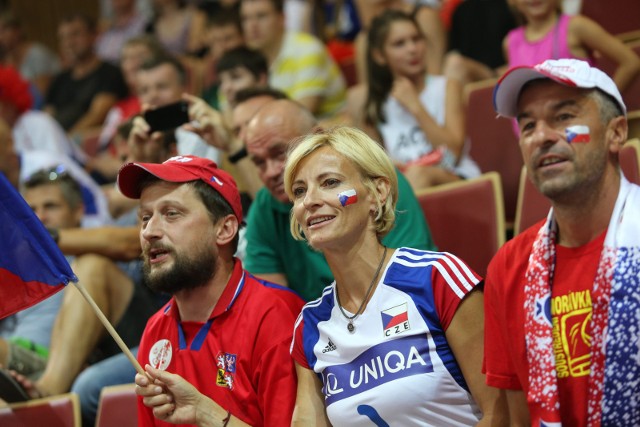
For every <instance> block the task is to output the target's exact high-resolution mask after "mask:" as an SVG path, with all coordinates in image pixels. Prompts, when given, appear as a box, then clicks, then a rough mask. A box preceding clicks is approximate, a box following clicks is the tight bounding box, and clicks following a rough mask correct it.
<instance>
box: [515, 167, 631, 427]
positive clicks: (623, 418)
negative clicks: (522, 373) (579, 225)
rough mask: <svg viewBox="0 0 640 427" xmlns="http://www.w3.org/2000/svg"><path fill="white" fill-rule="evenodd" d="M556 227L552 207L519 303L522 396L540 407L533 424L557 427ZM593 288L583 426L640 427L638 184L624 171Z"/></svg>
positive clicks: (535, 246) (541, 233) (532, 259)
mask: <svg viewBox="0 0 640 427" xmlns="http://www.w3.org/2000/svg"><path fill="white" fill-rule="evenodd" d="M556 232H557V225H556V223H555V220H554V215H553V209H552V210H551V211H550V212H549V215H548V217H547V222H546V223H545V224H544V225H543V226H542V227H541V228H540V230H539V231H538V235H537V237H536V240H535V242H534V244H533V249H532V252H531V256H530V257H529V265H528V267H527V272H526V279H527V281H526V285H525V306H524V308H525V313H526V315H525V330H526V335H525V338H526V344H527V359H528V363H529V391H528V395H527V400H528V401H529V406H530V408H531V407H532V406H533V407H534V408H539V410H536V411H532V413H531V415H532V420H533V421H534V425H538V424H539V425H544V426H554V427H556V426H561V418H560V411H561V408H560V400H559V396H558V380H557V372H556V365H555V357H554V353H553V337H552V321H551V286H552V284H553V271H554V267H555V241H556ZM591 295H592V297H591V298H592V319H591V325H590V331H589V335H590V336H591V337H592V338H591V366H590V374H589V375H590V376H589V390H588V395H589V401H588V402H587V408H588V425H589V426H600V425H603V426H604V425H607V426H632V425H633V426H640V187H638V186H637V185H633V184H630V183H629V182H628V181H627V180H626V179H625V178H624V177H622V179H621V184H620V191H619V193H618V198H617V200H616V204H615V207H614V210H613V214H612V216H611V220H610V222H609V228H608V230H607V235H606V237H605V241H604V247H603V250H602V253H601V255H600V261H599V265H598V269H597V273H596V277H595V279H594V283H593V290H592V292H591ZM571 410H572V408H562V411H571ZM534 412H539V413H534Z"/></svg>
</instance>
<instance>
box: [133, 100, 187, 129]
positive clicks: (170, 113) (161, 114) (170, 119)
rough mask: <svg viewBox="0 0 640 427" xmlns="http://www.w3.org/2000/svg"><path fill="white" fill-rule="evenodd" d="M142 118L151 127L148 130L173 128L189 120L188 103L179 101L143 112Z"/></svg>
mask: <svg viewBox="0 0 640 427" xmlns="http://www.w3.org/2000/svg"><path fill="white" fill-rule="evenodd" d="M144 119H145V121H146V122H147V123H148V124H149V127H150V128H151V130H150V132H156V131H165V130H169V129H175V128H177V127H178V126H181V125H183V124H185V123H188V122H189V104H188V103H187V102H186V101H179V102H176V103H174V104H169V105H165V106H162V107H158V108H156V109H154V110H147V111H145V112H144Z"/></svg>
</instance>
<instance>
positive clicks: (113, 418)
mask: <svg viewBox="0 0 640 427" xmlns="http://www.w3.org/2000/svg"><path fill="white" fill-rule="evenodd" d="M96 427H138V409H137V399H136V393H135V384H122V385H114V386H109V387H105V388H103V389H102V393H100V404H99V406H98V416H97V418H96Z"/></svg>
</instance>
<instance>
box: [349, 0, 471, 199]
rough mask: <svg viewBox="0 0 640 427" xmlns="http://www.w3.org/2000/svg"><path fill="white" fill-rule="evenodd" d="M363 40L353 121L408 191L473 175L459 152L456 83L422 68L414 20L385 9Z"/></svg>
mask: <svg viewBox="0 0 640 427" xmlns="http://www.w3.org/2000/svg"><path fill="white" fill-rule="evenodd" d="M367 44H368V48H367V70H368V73H369V78H368V83H367V84H368V98H367V101H366V103H365V105H364V107H363V108H362V110H361V111H362V112H361V116H363V117H362V119H361V120H360V121H361V123H357V124H358V126H359V127H360V128H361V129H366V130H367V132H368V133H369V134H370V135H373V136H374V139H376V140H378V141H382V142H383V144H384V146H385V148H386V149H387V151H388V153H389V156H390V157H391V158H392V159H393V161H394V163H395V164H396V166H397V167H399V168H400V170H402V171H403V172H404V174H405V176H406V177H407V179H408V180H409V183H410V184H411V186H412V187H413V189H414V190H417V189H421V188H425V187H430V186H433V185H438V184H444V183H447V182H452V181H458V180H460V179H462V178H471V177H474V176H477V175H479V174H480V171H479V169H478V167H477V165H476V164H475V163H474V162H473V161H472V160H471V159H470V158H469V157H468V155H467V154H466V152H465V128H464V111H463V107H462V96H461V88H460V85H459V84H458V82H456V81H453V80H450V79H446V78H445V77H443V76H436V75H432V74H429V73H428V72H427V67H426V64H425V61H424V57H425V55H426V53H427V52H426V51H427V47H426V41H425V37H424V35H423V34H422V32H421V31H420V28H419V27H418V24H417V23H416V20H415V19H414V18H413V17H412V16H411V15H408V14H406V13H404V12H400V11H396V10H387V11H385V12H383V13H382V14H381V15H379V16H377V17H376V18H374V19H373V21H372V23H371V27H370V29H369V39H368V43H367Z"/></svg>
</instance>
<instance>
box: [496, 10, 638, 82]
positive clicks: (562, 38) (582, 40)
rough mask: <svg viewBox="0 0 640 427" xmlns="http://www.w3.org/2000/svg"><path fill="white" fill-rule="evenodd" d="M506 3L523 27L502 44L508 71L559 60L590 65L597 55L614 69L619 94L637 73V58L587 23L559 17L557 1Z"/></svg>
mask: <svg viewBox="0 0 640 427" xmlns="http://www.w3.org/2000/svg"><path fill="white" fill-rule="evenodd" d="M509 1H510V4H511V6H512V8H513V10H514V13H515V14H516V17H517V18H518V19H519V20H520V21H521V22H522V23H523V25H522V26H521V27H518V28H516V29H514V30H512V31H510V32H509V34H507V36H506V37H505V39H504V42H503V47H504V50H505V55H506V57H507V61H508V64H509V67H514V66H518V65H535V64H538V63H541V62H543V61H544V60H546V59H560V58H576V59H582V60H586V61H588V62H590V63H591V64H594V63H596V62H597V55H602V56H605V57H607V58H609V59H611V60H612V61H613V62H615V63H616V64H617V65H618V67H617V68H616V72H615V74H614V75H613V76H612V78H613V80H614V82H615V83H616V85H617V86H618V89H619V90H620V92H624V90H625V89H626V88H627V87H628V86H629V85H630V84H631V83H632V82H633V80H634V78H635V77H636V76H637V74H638V72H639V71H640V58H638V56H637V55H636V54H635V53H634V52H633V51H632V50H631V49H630V48H629V47H628V46H626V45H625V44H624V43H623V42H622V41H620V40H619V39H617V38H616V37H614V36H613V35H611V34H609V33H608V32H607V31H605V30H604V29H603V28H602V27H601V26H600V25H598V24H597V23H596V22H594V21H592V20H591V19H589V18H587V17H585V16H581V15H576V16H569V15H566V14H564V13H562V10H561V4H560V0H539V1H536V2H530V1H528V0H509Z"/></svg>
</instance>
